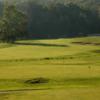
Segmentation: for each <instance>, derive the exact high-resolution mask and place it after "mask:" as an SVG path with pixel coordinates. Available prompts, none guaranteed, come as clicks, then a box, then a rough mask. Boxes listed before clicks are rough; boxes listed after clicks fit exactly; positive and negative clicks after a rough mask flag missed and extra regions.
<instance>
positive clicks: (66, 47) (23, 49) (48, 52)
mask: <svg viewBox="0 0 100 100" xmlns="http://www.w3.org/2000/svg"><path fill="white" fill-rule="evenodd" d="M99 94H100V37H96V36H95V37H93V36H92V37H83V38H69V39H66V38H65V39H63V38H60V39H40V40H21V41H17V42H15V43H14V44H7V43H0V100H94V99H96V100H99V99H100V95H99Z"/></svg>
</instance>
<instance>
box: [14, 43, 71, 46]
mask: <svg viewBox="0 0 100 100" xmlns="http://www.w3.org/2000/svg"><path fill="white" fill-rule="evenodd" d="M15 44H16V45H31V46H51V47H52V46H55V47H69V46H68V45H60V44H46V43H15Z"/></svg>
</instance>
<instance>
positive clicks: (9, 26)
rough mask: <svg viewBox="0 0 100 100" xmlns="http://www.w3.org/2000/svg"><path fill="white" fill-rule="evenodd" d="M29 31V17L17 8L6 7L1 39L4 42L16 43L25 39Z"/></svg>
mask: <svg viewBox="0 0 100 100" xmlns="http://www.w3.org/2000/svg"><path fill="white" fill-rule="evenodd" d="M26 30H27V17H26V16H25V14H23V13H22V12H20V11H18V10H17V9H16V7H15V6H13V5H9V6H5V8H4V12H3V16H2V19H1V22H0V39H1V40H2V41H4V42H14V41H15V40H16V39H17V38H19V37H21V36H22V37H24V34H25V32H26Z"/></svg>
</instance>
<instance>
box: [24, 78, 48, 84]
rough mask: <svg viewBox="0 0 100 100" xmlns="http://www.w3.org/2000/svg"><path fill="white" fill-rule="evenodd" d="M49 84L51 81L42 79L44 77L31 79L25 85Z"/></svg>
mask: <svg viewBox="0 0 100 100" xmlns="http://www.w3.org/2000/svg"><path fill="white" fill-rule="evenodd" d="M48 82H49V79H46V78H42V77H39V78H34V79H29V80H26V81H25V83H27V84H42V83H48Z"/></svg>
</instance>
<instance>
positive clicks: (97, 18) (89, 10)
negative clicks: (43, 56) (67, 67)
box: [0, 0, 100, 41]
mask: <svg viewBox="0 0 100 100" xmlns="http://www.w3.org/2000/svg"><path fill="white" fill-rule="evenodd" d="M15 1H16V0H15ZM37 1H38V2H37ZM37 1H32V0H30V2H27V0H26V1H24V0H23V2H21V3H16V5H15V4H13V3H12V4H11V5H9V7H13V9H12V10H11V9H10V10H11V11H12V12H13V13H12V14H10V12H9V11H10V10H7V9H6V13H8V15H10V17H8V15H6V13H4V15H2V16H1V18H0V39H1V40H2V38H1V37H2V34H4V33H6V34H7V35H8V37H9V38H11V39H12V38H13V39H14V40H16V39H23V38H25V39H27V38H62V37H77V36H86V35H89V34H99V33H100V10H99V6H98V5H99V4H100V2H99V1H98V3H97V2H95V3H94V0H87V1H86V2H83V5H82V3H81V2H82V1H83V0H74V1H73V0H62V2H61V0H56V1H57V2H54V0H52V2H50V0H47V1H48V2H49V3H48V2H45V1H43V0H41V2H39V0H37ZM58 1H59V2H58ZM67 1H69V2H67ZM76 1H77V2H76ZM89 1H91V2H89ZM43 2H44V3H43ZM96 3H97V4H96ZM89 5H92V6H89ZM13 15H14V16H13ZM5 16H6V17H5ZM11 18H12V19H11ZM4 19H6V20H7V22H9V26H10V28H9V29H6V32H4V31H3V32H4V33H3V32H2V30H3V28H5V27H6V28H8V26H7V25H8V24H5V26H3V25H4V23H5V21H4ZM12 22H13V24H12ZM12 30H13V31H12ZM12 34H13V35H12ZM5 39H7V38H5ZM13 39H12V40H13ZM7 41H8V40H7Z"/></svg>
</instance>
